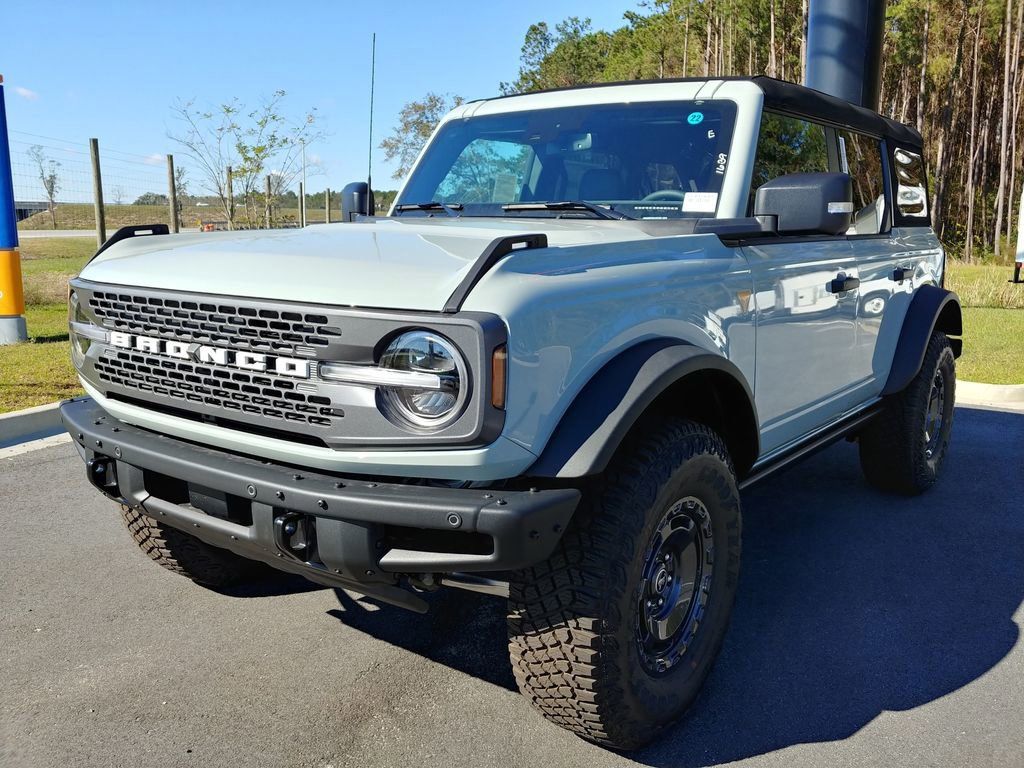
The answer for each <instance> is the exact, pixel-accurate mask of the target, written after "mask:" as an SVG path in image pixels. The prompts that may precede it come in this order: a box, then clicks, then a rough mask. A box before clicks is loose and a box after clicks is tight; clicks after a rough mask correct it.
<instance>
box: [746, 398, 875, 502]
mask: <svg viewBox="0 0 1024 768" xmlns="http://www.w3.org/2000/svg"><path fill="white" fill-rule="evenodd" d="M881 407H882V406H881V403H877V404H875V405H873V406H870V407H868V408H867V409H865V410H863V411H860V412H859V413H855V414H854V415H853V416H849V417H847V418H846V419H843V420H842V421H840V422H838V423H837V424H835V425H833V426H831V427H828V428H827V429H825V430H824V431H822V432H820V433H819V434H817V435H815V436H814V437H812V438H811V439H810V440H808V441H807V442H806V443H802V444H800V445H798V446H795V447H794V448H791V449H790V450H788V451H786V452H784V453H782V454H781V455H779V456H777V457H774V458H772V459H769V460H768V461H766V462H765V463H763V464H755V465H754V468H753V470H752V471H751V473H750V474H749V475H747V476H746V477H745V478H743V479H742V480H741V481H740V484H739V488H740V490H741V491H742V490H744V489H746V488H749V487H750V486H752V485H753V484H754V483H757V482H759V481H761V480H764V479H765V478H766V477H768V476H769V475H772V474H774V473H775V472H778V471H779V470H781V469H785V468H786V467H788V466H790V465H791V464H795V463H796V462H798V461H800V460H801V459H805V458H807V457H808V456H810V455H811V454H813V453H817V452H818V451H820V450H822V449H824V448H828V447H829V446H830V445H832V443H835V442H837V441H839V440H842V439H843V438H844V437H848V436H849V435H852V434H854V433H856V432H857V431H858V430H860V428H861V427H863V426H864V425H865V424H867V423H868V422H869V421H871V420H872V419H873V418H874V417H875V416H877V415H878V412H879V411H880V410H881Z"/></svg>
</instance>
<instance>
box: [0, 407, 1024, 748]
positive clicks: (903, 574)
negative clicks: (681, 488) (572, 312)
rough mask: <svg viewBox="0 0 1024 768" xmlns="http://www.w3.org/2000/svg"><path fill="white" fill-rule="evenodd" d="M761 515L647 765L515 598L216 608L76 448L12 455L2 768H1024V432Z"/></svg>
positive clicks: (815, 478) (848, 473) (852, 454)
mask: <svg viewBox="0 0 1024 768" xmlns="http://www.w3.org/2000/svg"><path fill="white" fill-rule="evenodd" d="M744 501H745V521H744V523H745V527H744V541H743V545H744V562H743V575H742V577H741V587H740V596H739V600H738V603H737V606H736V611H735V614H734V618H733V624H732V628H731V631H730V634H729V636H728V639H727V641H726V645H725V648H724V650H723V652H722V655H721V657H720V658H719V660H718V664H717V666H716V668H715V670H714V672H713V673H712V675H711V678H710V680H709V683H708V686H707V688H706V690H705V692H704V694H703V695H702V697H701V699H700V700H699V702H698V704H697V706H696V708H695V710H694V711H693V712H692V714H691V715H690V716H689V717H688V718H687V719H686V720H685V721H684V722H683V723H682V724H680V725H679V726H677V727H676V728H675V729H674V730H672V731H671V732H670V733H669V734H668V736H667V738H665V739H664V740H662V741H660V742H658V743H657V744H655V745H654V746H652V747H650V748H649V749H647V750H645V751H643V752H641V753H637V754H633V755H629V756H628V757H627V756H622V755H617V754H615V753H612V752H608V751H606V750H603V749H600V748H598V747H595V746H593V745H590V744H587V743H586V742H583V741H580V740H579V739H577V738H576V737H574V736H572V735H570V734H568V733H566V732H563V731H561V730H560V729H558V728H556V727H554V726H551V725H548V724H547V723H546V722H545V721H543V720H542V719H541V718H540V717H539V716H538V715H536V714H535V713H534V712H533V711H532V709H531V708H530V706H529V705H528V704H527V702H526V701H525V700H524V699H522V698H520V697H519V696H518V695H517V694H515V693H514V685H513V682H512V677H511V674H510V672H509V669H508V666H507V660H506V655H505V641H504V632H505V630H504V624H503V606H502V604H501V603H500V602H499V601H497V600H495V599H493V598H486V597H478V596H474V595H470V594H467V593H459V592H449V593H445V594H439V595H436V596H434V598H433V599H432V603H433V607H432V612H431V613H430V614H429V615H427V616H419V615H415V614H410V613H406V612H404V611H402V610H400V609H397V608H390V607H387V606H381V605H378V604H375V603H374V602H372V601H369V600H365V599H357V598H354V597H353V596H351V595H349V594H346V593H341V592H335V591H334V590H330V589H325V588H319V587H316V586H313V585H310V584H307V583H306V582H304V581H302V580H297V579H290V578H287V577H285V578H282V579H280V580H273V579H271V580H267V581H266V582H264V583H260V584H257V585H254V586H253V587H252V588H251V589H248V590H247V591H245V592H236V593H233V594H217V593H214V592H210V591H206V590H203V589H201V588H199V587H197V586H195V585H193V584H192V583H191V582H188V581H186V580H184V579H182V578H181V577H178V576H175V575H173V574H170V573H168V572H165V571H163V570H162V569H160V568H159V567H157V566H156V565H154V564H152V563H151V562H149V561H148V560H147V559H145V557H144V556H143V555H142V554H141V553H140V552H138V551H137V550H136V549H135V547H134V545H133V543H132V541H131V539H130V538H129V536H128V534H127V533H126V532H125V531H124V530H123V529H122V528H121V525H120V521H119V518H118V515H117V512H116V508H115V507H114V506H113V505H112V503H111V502H109V501H107V500H105V499H103V498H101V497H100V496H99V495H98V494H96V493H95V492H94V491H93V490H92V489H91V488H90V487H89V486H88V485H87V483H86V481H85V478H84V474H83V468H82V466H81V462H80V461H79V458H78V456H77V455H76V454H75V452H74V450H73V448H72V447H71V446H70V445H69V444H64V445H59V446H56V447H51V448H46V449H44V450H40V451H36V452H33V453H28V454H24V455H21V456H18V457H15V458H10V459H2V460H0V541H2V542H3V554H2V556H0V585H2V591H0V609H2V612H0V763H2V764H3V765H4V766H8V765H9V766H18V767H19V768H26V767H28V766H62V767H65V766H191V765H195V766H279V767H280V766H316V767H318V768H323V766H335V768H337V767H338V766H347V765H352V766H434V765H436V766H473V767H474V768H479V767H480V766H524V765H544V766H563V765H564V766H587V768H598V767H599V766H623V765H627V764H631V763H630V760H633V761H635V762H636V764H640V765H648V766H666V767H668V766H673V767H674V768H675V767H679V768H682V767H684V766H711V765H720V764H723V763H728V762H731V761H741V762H743V763H744V764H748V765H759V766H760V765H764V766H787V768H789V767H792V766H804V765H807V766H811V765H817V766H820V765H828V766H854V765H858V766H859V765H864V766H867V765H898V766H901V767H905V766H925V765H936V766H961V765H962V766H981V765H985V766H989V765H1005V766H1021V765H1024V646H1022V643H1021V642H1020V627H1021V624H1022V621H1024V610H1022V608H1021V603H1022V599H1024V414H1019V413H1017V414H1014V413H1007V412H999V411H990V410H981V409H970V408H958V409H957V412H956V424H955V427H954V442H953V447H952V452H951V454H950V456H949V458H948V463H947V465H946V470H945V476H944V477H943V479H942V481H941V482H940V483H939V485H938V486H937V487H936V488H935V489H933V490H932V491H931V492H930V493H929V494H927V495H926V496H924V497H921V498H918V499H899V498H892V497H887V496H884V495H881V494H878V493H875V492H874V491H872V490H870V489H868V488H867V487H866V486H865V484H864V482H863V481H862V479H861V476H860V471H859V468H858V465H857V460H856V449H855V448H854V447H853V446H851V445H848V444H845V443H844V444H840V445H836V446H834V447H832V448H830V449H829V450H828V451H826V452H825V453H822V454H820V455H818V456H816V457H814V458H813V459H811V460H810V461H808V462H807V463H805V464H803V465H801V466H800V467H799V468H796V469H793V470H791V471H789V472H787V473H785V474H783V475H780V476H777V477H775V478H773V479H771V480H769V481H767V482H765V483H764V484H762V485H761V486H759V487H757V488H755V489H752V490H751V491H750V492H748V493H747V494H746V495H745V498H744Z"/></svg>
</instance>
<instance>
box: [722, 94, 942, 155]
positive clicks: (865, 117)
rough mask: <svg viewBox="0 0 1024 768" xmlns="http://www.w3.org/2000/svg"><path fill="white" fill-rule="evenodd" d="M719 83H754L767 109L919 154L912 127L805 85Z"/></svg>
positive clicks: (919, 142) (919, 143)
mask: <svg viewBox="0 0 1024 768" xmlns="http://www.w3.org/2000/svg"><path fill="white" fill-rule="evenodd" d="M723 79H726V80H750V81H751V82H753V83H755V84H756V85H757V87H758V88H760V89H761V90H762V91H763V92H764V103H765V107H766V108H768V109H773V110H778V111H781V112H795V113H797V114H800V115H807V116H808V117H814V118H818V119H819V120H822V121H823V122H827V123H833V124H836V125H848V126H850V127H851V128H855V129H856V130H858V131H863V132H864V133H871V134H874V135H875V136H884V137H887V138H891V139H893V140H895V141H896V142H897V143H898V144H902V145H903V146H905V147H907V148H908V149H917V150H920V149H921V147H922V146H923V144H924V141H923V140H922V138H921V134H920V133H918V131H917V129H916V128H914V127H913V126H910V125H905V124H903V123H899V122H897V121H895V120H890V119H889V118H887V117H882V116H881V115H880V114H878V113H877V112H873V111H871V110H870V109H866V108H865V107H859V106H857V105H856V104H852V103H851V102H849V101H845V100H844V99H839V98H836V97H835V96H829V95H828V94H827V93H822V92H821V91H816V90H814V89H813V88H808V87H807V86H805V85H797V84H796V83H787V82H786V81H784V80H776V79H775V78H773V77H751V78H745V77H739V78H723Z"/></svg>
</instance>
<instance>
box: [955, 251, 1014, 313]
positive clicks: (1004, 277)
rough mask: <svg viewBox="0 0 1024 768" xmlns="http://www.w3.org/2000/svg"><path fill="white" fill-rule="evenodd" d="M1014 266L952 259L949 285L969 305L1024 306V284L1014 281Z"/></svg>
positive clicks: (964, 304) (962, 301) (1008, 307)
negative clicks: (1012, 279)
mask: <svg viewBox="0 0 1024 768" xmlns="http://www.w3.org/2000/svg"><path fill="white" fill-rule="evenodd" d="M1012 277H1013V266H1012V265H1009V264H1007V265H998V264H962V263H960V262H958V261H954V260H952V259H950V260H949V264H948V274H947V275H946V287H947V288H948V289H949V290H951V291H954V292H955V293H956V294H957V295H958V296H959V297H960V303H961V304H962V305H963V306H965V307H1002V308H1004V309H1024V283H1018V284H1014V283H1011V282H1010V279H1011V278H1012Z"/></svg>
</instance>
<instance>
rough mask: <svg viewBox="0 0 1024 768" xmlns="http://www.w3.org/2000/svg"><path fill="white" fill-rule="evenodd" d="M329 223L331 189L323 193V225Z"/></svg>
mask: <svg viewBox="0 0 1024 768" xmlns="http://www.w3.org/2000/svg"><path fill="white" fill-rule="evenodd" d="M330 223H331V188H330V187H328V188H327V191H326V192H324V224H330Z"/></svg>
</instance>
